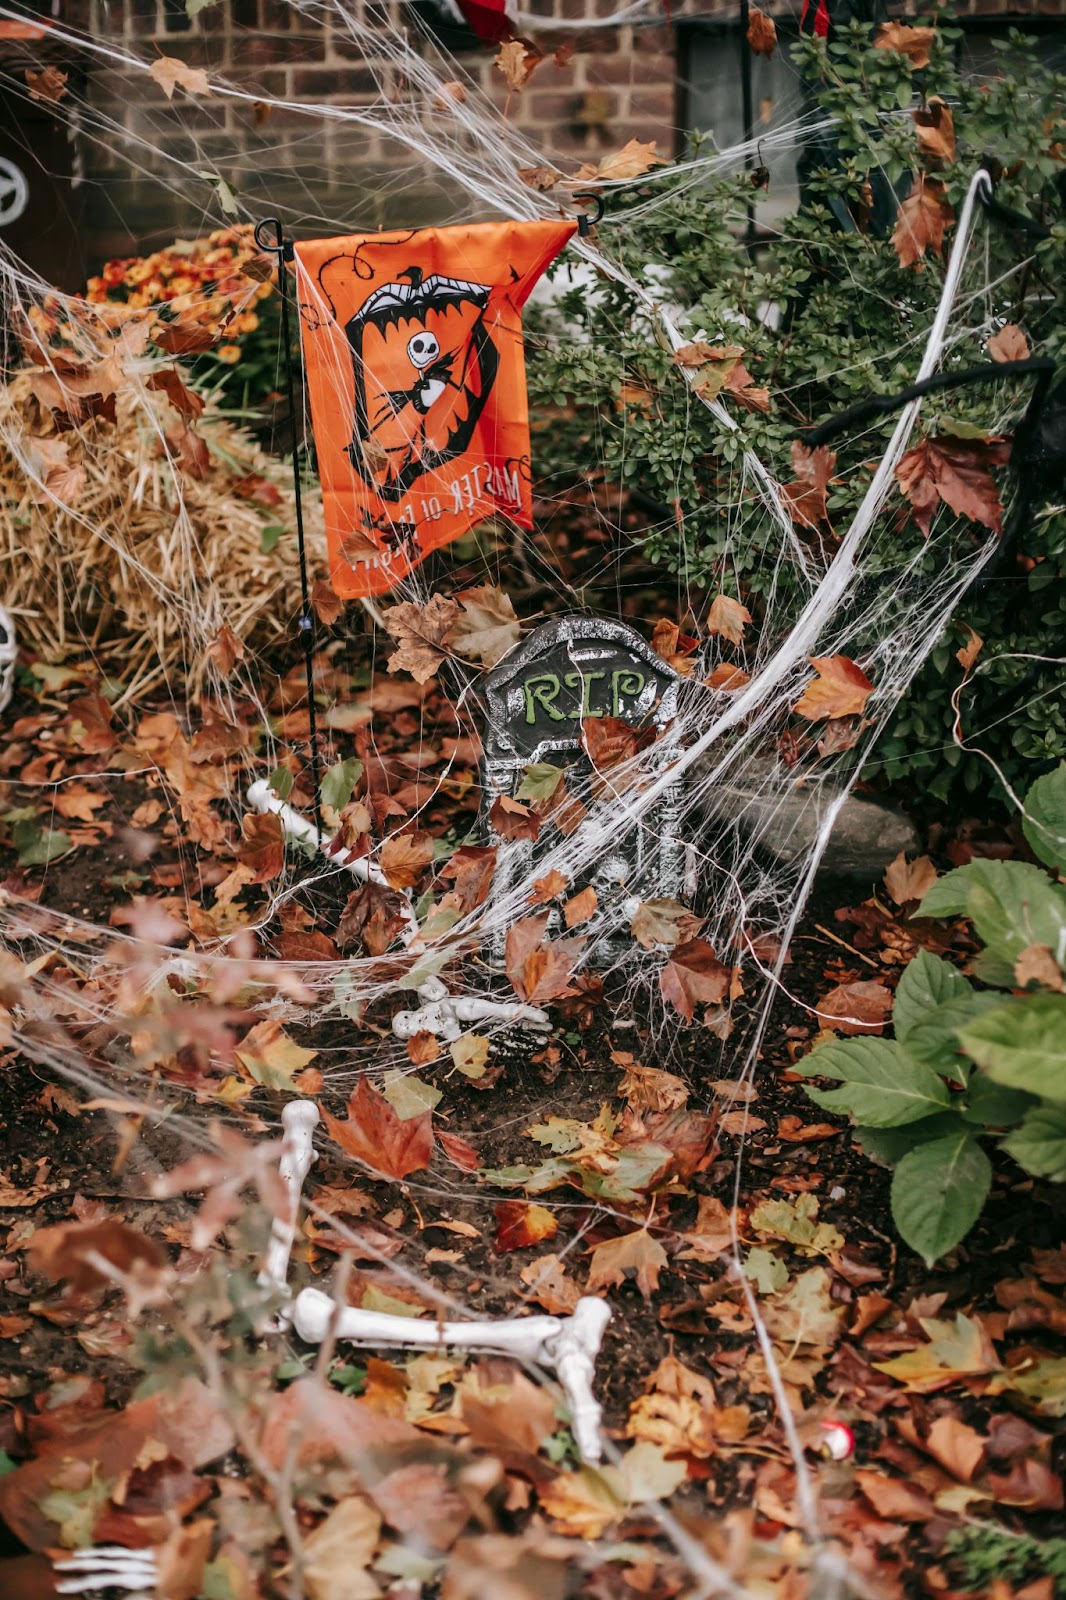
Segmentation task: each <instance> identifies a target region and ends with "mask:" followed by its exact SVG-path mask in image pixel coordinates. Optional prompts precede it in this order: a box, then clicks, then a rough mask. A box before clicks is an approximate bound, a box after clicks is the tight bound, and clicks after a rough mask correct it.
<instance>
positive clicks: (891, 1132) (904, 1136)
mask: <svg viewBox="0 0 1066 1600" xmlns="http://www.w3.org/2000/svg"><path fill="white" fill-rule="evenodd" d="M963 1128H964V1123H963V1120H962V1117H961V1116H960V1115H959V1113H958V1112H957V1111H955V1110H951V1111H938V1112H937V1113H936V1115H935V1116H932V1117H923V1118H922V1119H921V1121H920V1122H908V1123H907V1124H906V1125H905V1126H904V1127H902V1128H863V1127H857V1128H856V1129H855V1142H856V1144H858V1145H859V1146H860V1147H861V1149H862V1153H863V1155H864V1156H869V1158H870V1160H871V1161H879V1162H880V1163H881V1164H882V1166H886V1167H894V1166H895V1165H896V1162H897V1161H902V1160H903V1157H904V1156H905V1155H906V1154H907V1151H908V1150H913V1149H914V1147H915V1145H916V1144H923V1143H925V1142H927V1141H928V1140H930V1139H944V1138H946V1137H947V1135H948V1134H949V1133H961V1132H962V1130H963Z"/></svg>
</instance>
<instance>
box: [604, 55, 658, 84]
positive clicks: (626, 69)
mask: <svg viewBox="0 0 1066 1600" xmlns="http://www.w3.org/2000/svg"><path fill="white" fill-rule="evenodd" d="M676 74H677V63H676V62H675V60H674V57H673V56H671V55H666V54H665V53H663V52H661V51H655V52H647V53H645V52H644V51H643V50H639V51H638V50H635V51H633V53H632V54H630V53H629V52H628V51H625V52H623V53H622V54H621V55H618V56H612V57H610V58H609V59H607V60H602V61H601V60H596V61H590V62H589V65H588V81H589V82H590V83H594V84H597V85H598V84H601V83H603V84H608V83H617V84H626V83H637V84H639V83H673V81H674V78H675V76H676Z"/></svg>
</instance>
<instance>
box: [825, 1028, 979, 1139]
mask: <svg viewBox="0 0 1066 1600" xmlns="http://www.w3.org/2000/svg"><path fill="white" fill-rule="evenodd" d="M795 1070H796V1071H797V1072H799V1073H802V1075H803V1076H804V1077H808V1078H809V1077H815V1076H817V1077H824V1078H838V1079H840V1081H841V1087H840V1088H839V1089H834V1090H825V1089H808V1090H807V1093H808V1095H809V1096H810V1098H811V1099H812V1100H813V1101H814V1103H815V1105H819V1106H822V1107H824V1109H825V1110H826V1111H835V1112H836V1113H837V1115H838V1116H843V1115H845V1114H847V1113H850V1114H851V1115H852V1116H853V1117H854V1118H855V1120H856V1121H857V1122H862V1123H865V1124H866V1125H867V1126H868V1127H871V1128H898V1127H900V1126H902V1125H903V1124H904V1123H907V1122H917V1121H919V1120H920V1118H922V1117H927V1116H929V1115H931V1114H932V1113H933V1112H934V1111H937V1110H939V1109H940V1108H941V1107H946V1106H948V1105H950V1103H951V1095H950V1092H949V1091H948V1088H947V1086H946V1084H944V1083H942V1082H941V1080H940V1079H939V1078H938V1077H937V1075H936V1073H935V1072H932V1071H930V1069H929V1068H928V1067H925V1066H922V1064H921V1063H920V1062H918V1061H912V1060H911V1058H910V1057H909V1056H908V1055H907V1053H906V1052H905V1051H904V1049H903V1048H902V1046H901V1045H899V1044H896V1043H895V1042H894V1041H892V1040H890V1039H847V1040H843V1041H839V1042H834V1043H833V1044H824V1045H820V1046H819V1047H818V1049H817V1050H812V1051H811V1053H810V1055H809V1056H805V1057H804V1058H803V1060H802V1061H800V1062H799V1063H798V1064H797V1065H796V1068H795Z"/></svg>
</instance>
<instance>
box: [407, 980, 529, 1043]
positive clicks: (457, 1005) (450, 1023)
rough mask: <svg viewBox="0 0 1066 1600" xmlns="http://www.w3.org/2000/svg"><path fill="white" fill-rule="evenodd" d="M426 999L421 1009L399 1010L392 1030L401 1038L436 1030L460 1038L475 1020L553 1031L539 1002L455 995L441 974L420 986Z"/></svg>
mask: <svg viewBox="0 0 1066 1600" xmlns="http://www.w3.org/2000/svg"><path fill="white" fill-rule="evenodd" d="M418 998H419V999H420V1000H421V1001H423V1002H424V1003H423V1004H422V1005H421V1006H420V1007H419V1009H418V1010H417V1011H397V1013H396V1015H395V1016H394V1017H393V1019H392V1031H393V1033H394V1034H395V1035H396V1037H397V1039H412V1038H413V1037H414V1035H415V1034H416V1033H435V1034H437V1035H438V1037H439V1038H442V1039H458V1038H460V1037H461V1035H462V1034H464V1033H465V1032H466V1030H467V1029H468V1028H469V1027H470V1026H471V1024H474V1023H479V1022H499V1023H504V1024H510V1025H512V1026H517V1027H521V1028H533V1029H535V1030H537V1031H539V1032H544V1033H549V1032H550V1031H551V1021H550V1020H549V1017H548V1014H547V1012H546V1011H542V1010H541V1009H540V1007H539V1006H526V1005H520V1004H519V1003H518V1002H517V1001H510V1002H509V1001H498V1000H482V999H479V998H478V996H477V995H462V996H458V997H457V996H455V995H452V994H451V993H450V991H449V990H448V989H447V988H446V987H445V985H444V984H443V983H442V982H441V981H440V979H439V978H429V979H428V980H427V981H426V982H425V983H424V984H423V985H422V986H421V988H420V989H419V990H418Z"/></svg>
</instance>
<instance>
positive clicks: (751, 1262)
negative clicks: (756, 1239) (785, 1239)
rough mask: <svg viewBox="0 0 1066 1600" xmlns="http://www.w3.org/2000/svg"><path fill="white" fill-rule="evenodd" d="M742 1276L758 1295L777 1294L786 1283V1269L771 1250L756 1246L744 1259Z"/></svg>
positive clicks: (779, 1258)
mask: <svg viewBox="0 0 1066 1600" xmlns="http://www.w3.org/2000/svg"><path fill="white" fill-rule="evenodd" d="M744 1276H745V1277H746V1278H750V1279H751V1281H752V1283H753V1284H754V1285H755V1287H756V1289H758V1291H759V1293H760V1294H779V1293H780V1291H781V1290H782V1289H783V1288H784V1287H785V1285H786V1283H787V1282H788V1268H787V1267H786V1266H785V1263H784V1262H783V1261H782V1260H781V1257H780V1256H775V1255H774V1252H773V1251H772V1250H767V1249H766V1248H765V1247H764V1246H763V1245H756V1247H755V1249H754V1250H749V1251H748V1253H747V1255H746V1256H745V1258H744Z"/></svg>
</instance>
